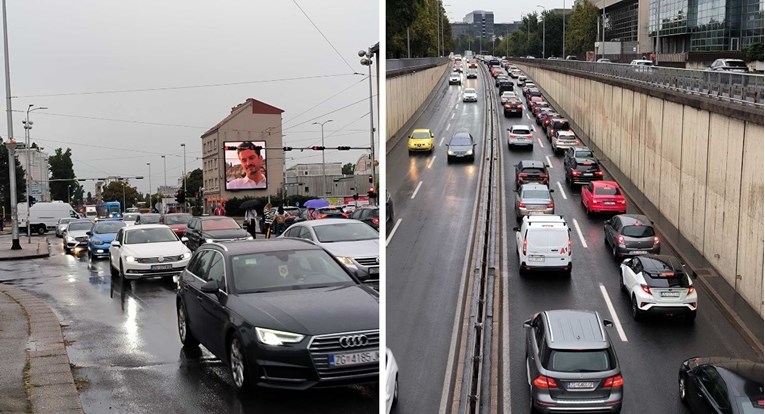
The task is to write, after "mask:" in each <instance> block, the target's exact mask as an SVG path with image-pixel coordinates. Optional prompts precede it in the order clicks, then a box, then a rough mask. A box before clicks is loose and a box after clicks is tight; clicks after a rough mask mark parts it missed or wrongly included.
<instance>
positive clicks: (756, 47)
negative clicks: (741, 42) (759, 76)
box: [746, 43, 763, 62]
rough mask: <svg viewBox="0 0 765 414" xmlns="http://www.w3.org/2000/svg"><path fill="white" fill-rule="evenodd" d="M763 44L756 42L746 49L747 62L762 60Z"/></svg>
mask: <svg viewBox="0 0 765 414" xmlns="http://www.w3.org/2000/svg"><path fill="white" fill-rule="evenodd" d="M762 55H763V45H762V43H755V44H753V45H751V46H749V48H748V49H747V50H746V60H747V62H755V61H759V62H762V61H763V58H762Z"/></svg>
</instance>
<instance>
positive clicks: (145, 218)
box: [141, 214, 160, 224]
mask: <svg viewBox="0 0 765 414" xmlns="http://www.w3.org/2000/svg"><path fill="white" fill-rule="evenodd" d="M159 219H160V215H159V214H144V215H142V216H141V224H159Z"/></svg>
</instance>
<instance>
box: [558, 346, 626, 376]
mask: <svg viewBox="0 0 765 414" xmlns="http://www.w3.org/2000/svg"><path fill="white" fill-rule="evenodd" d="M545 368H547V369H548V370H551V371H558V372H601V371H608V370H611V369H614V363H613V361H612V359H611V356H610V355H609V354H608V350H606V349H599V350H595V351H568V350H565V351H558V350H553V351H551V352H550V358H549V359H548V361H547V366H546V367H545Z"/></svg>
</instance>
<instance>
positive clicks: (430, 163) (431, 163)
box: [412, 155, 436, 198]
mask: <svg viewBox="0 0 765 414" xmlns="http://www.w3.org/2000/svg"><path fill="white" fill-rule="evenodd" d="M435 160H436V156H435V155H434V156H433V158H431V159H430V162H428V168H430V167H432V166H433V161H435ZM420 184H422V181H420ZM417 188H419V186H418V187H417ZM416 192H417V191H415V193H416ZM412 198H414V197H412Z"/></svg>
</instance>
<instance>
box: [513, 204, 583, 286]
mask: <svg viewBox="0 0 765 414" xmlns="http://www.w3.org/2000/svg"><path fill="white" fill-rule="evenodd" d="M514 230H515V240H516V246H517V249H518V263H519V264H520V268H519V273H520V274H521V275H525V274H526V272H527V271H529V270H553V271H556V270H559V271H562V272H564V273H565V274H566V275H568V276H570V275H571V266H572V265H571V237H570V232H571V229H570V228H569V227H568V224H567V223H566V220H564V219H563V216H552V215H537V216H524V217H523V221H522V223H521V227H520V228H519V227H516V228H515V229H514Z"/></svg>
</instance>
